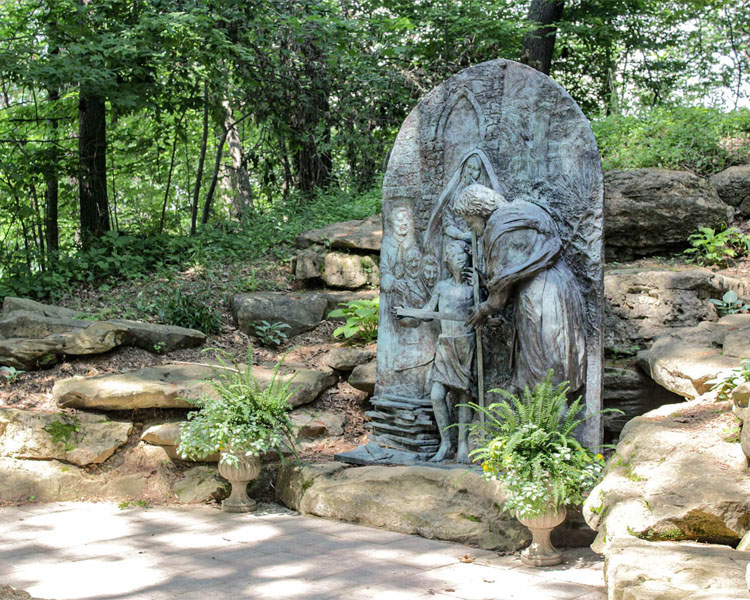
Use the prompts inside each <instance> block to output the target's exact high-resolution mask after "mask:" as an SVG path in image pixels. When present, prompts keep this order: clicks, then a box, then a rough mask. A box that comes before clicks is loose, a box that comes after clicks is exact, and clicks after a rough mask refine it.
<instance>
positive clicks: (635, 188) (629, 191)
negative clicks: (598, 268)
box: [604, 169, 734, 259]
mask: <svg viewBox="0 0 750 600" xmlns="http://www.w3.org/2000/svg"><path fill="white" fill-rule="evenodd" d="M733 213H734V211H733V209H732V208H731V207H729V206H728V205H727V204H725V203H724V202H722V200H721V199H720V198H719V195H718V194H717V193H716V190H715V189H714V188H713V187H712V186H711V185H710V184H709V183H708V181H706V180H705V179H702V178H700V177H698V176H697V175H695V174H693V173H690V172H688V171H669V170H665V169H632V170H613V171H608V172H606V173H605V174H604V223H605V232H604V233H605V240H606V253H607V258H610V259H615V258H616V259H630V258H633V257H637V256H648V255H654V254H665V253H668V252H673V251H675V250H682V249H683V248H685V247H687V245H688V243H687V238H688V236H689V235H690V234H692V233H695V231H696V229H697V228H698V227H701V226H703V227H714V228H716V227H719V226H721V225H722V224H723V223H727V222H729V221H731V219H732V215H733Z"/></svg>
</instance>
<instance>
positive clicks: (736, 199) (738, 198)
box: [709, 165, 750, 217]
mask: <svg viewBox="0 0 750 600" xmlns="http://www.w3.org/2000/svg"><path fill="white" fill-rule="evenodd" d="M709 181H710V182H711V185H712V186H714V188H715V189H716V192H717V193H718V194H719V198H721V199H722V200H723V201H724V202H726V203H727V204H728V205H729V206H734V207H736V208H739V210H740V214H742V216H743V217H748V216H750V165H737V166H734V167H729V168H728V169H724V170H723V171H721V172H720V173H716V174H715V175H712V176H711V178H710V179H709Z"/></svg>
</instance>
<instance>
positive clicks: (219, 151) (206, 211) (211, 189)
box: [201, 129, 231, 225]
mask: <svg viewBox="0 0 750 600" xmlns="http://www.w3.org/2000/svg"><path fill="white" fill-rule="evenodd" d="M230 131H231V129H225V130H224V133H222V134H221V139H219V143H218V147H217V148H216V160H215V161H214V172H213V175H212V176H211V184H210V185H209V186H208V193H207V194H206V202H205V203H204V204H203V214H202V215H201V225H205V224H206V223H208V218H209V216H211V202H212V201H213V199H214V193H215V192H216V184H217V183H218V181H219V169H220V168H221V157H222V156H223V155H224V144H225V143H226V141H227V136H228V135H229V132H230Z"/></svg>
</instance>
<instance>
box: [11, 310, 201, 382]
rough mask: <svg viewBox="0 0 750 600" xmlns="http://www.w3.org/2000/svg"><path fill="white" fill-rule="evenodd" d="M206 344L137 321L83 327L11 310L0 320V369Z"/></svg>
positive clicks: (195, 336) (196, 336) (182, 331)
mask: <svg viewBox="0 0 750 600" xmlns="http://www.w3.org/2000/svg"><path fill="white" fill-rule="evenodd" d="M205 341H206V335H205V334H204V333H202V332H200V331H197V330H195V329H186V328H184V327H174V326H172V325H156V324H153V323H142V322H140V321H127V320H113V321H87V320H80V319H71V318H68V317H59V316H46V315H44V314H42V313H35V312H29V311H26V310H13V311H12V312H10V313H8V314H5V313H3V318H2V319H0V365H8V366H12V367H15V368H20V369H25V370H30V369H39V368H45V367H50V366H52V365H54V364H56V363H57V362H58V361H59V360H60V359H61V357H63V356H65V355H68V356H81V355H89V354H101V353H104V352H109V351H110V350H112V349H114V348H117V347H118V346H135V347H137V348H142V349H144V350H147V351H149V352H156V353H163V352H171V351H172V350H177V349H180V348H193V347H195V346H200V345H201V344H203V342H205Z"/></svg>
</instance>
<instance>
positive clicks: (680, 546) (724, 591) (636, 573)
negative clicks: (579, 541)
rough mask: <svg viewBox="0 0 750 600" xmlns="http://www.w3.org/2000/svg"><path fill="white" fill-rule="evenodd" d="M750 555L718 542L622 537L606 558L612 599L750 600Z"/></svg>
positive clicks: (607, 576) (606, 571) (605, 567)
mask: <svg viewBox="0 0 750 600" xmlns="http://www.w3.org/2000/svg"><path fill="white" fill-rule="evenodd" d="M749 558H750V557H748V555H747V553H744V552H740V551H738V550H734V549H732V548H728V547H727V546H720V545H715V544H697V543H694V542H647V541H643V540H636V539H632V538H631V539H627V540H623V539H618V540H616V541H615V542H613V543H612V547H611V551H610V552H609V553H608V554H607V557H606V560H605V561H604V577H605V580H606V582H607V597H608V598H609V600H718V599H719V598H721V600H740V599H743V600H744V599H746V598H747V585H746V582H745V569H746V568H747V565H748V560H749Z"/></svg>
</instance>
